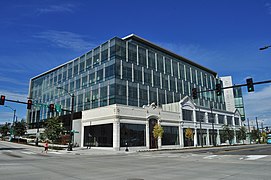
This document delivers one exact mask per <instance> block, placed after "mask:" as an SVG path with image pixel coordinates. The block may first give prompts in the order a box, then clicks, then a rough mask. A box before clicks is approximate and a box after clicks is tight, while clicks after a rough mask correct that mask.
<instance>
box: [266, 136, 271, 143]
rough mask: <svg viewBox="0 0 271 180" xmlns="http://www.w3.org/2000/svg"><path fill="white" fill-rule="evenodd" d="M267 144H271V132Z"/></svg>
mask: <svg viewBox="0 0 271 180" xmlns="http://www.w3.org/2000/svg"><path fill="white" fill-rule="evenodd" d="M266 143H267V144H271V134H268V135H267V140H266Z"/></svg>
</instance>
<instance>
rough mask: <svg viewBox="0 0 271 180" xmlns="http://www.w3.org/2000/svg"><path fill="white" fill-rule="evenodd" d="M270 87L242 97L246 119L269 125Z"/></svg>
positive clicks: (270, 110) (270, 109)
mask: <svg viewBox="0 0 271 180" xmlns="http://www.w3.org/2000/svg"><path fill="white" fill-rule="evenodd" d="M270 92H271V85H269V86H267V87H265V88H263V89H262V90H260V91H255V92H253V93H248V94H245V95H244V104H245V111H246V117H247V118H249V119H255V117H258V118H259V119H262V120H264V124H269V125H271V93H270Z"/></svg>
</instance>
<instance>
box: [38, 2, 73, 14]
mask: <svg viewBox="0 0 271 180" xmlns="http://www.w3.org/2000/svg"><path fill="white" fill-rule="evenodd" d="M73 8H74V5H72V4H62V5H50V6H48V7H45V8H39V9H37V10H36V11H37V13H38V14H47V13H73Z"/></svg>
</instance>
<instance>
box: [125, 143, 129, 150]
mask: <svg viewBox="0 0 271 180" xmlns="http://www.w3.org/2000/svg"><path fill="white" fill-rule="evenodd" d="M125 147H126V148H125V151H126V152H128V151H129V149H128V143H127V142H126V143H125Z"/></svg>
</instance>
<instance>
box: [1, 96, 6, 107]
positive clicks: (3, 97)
mask: <svg viewBox="0 0 271 180" xmlns="http://www.w3.org/2000/svg"><path fill="white" fill-rule="evenodd" d="M5 100H6V96H3V95H1V99H0V105H4V104H5Z"/></svg>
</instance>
